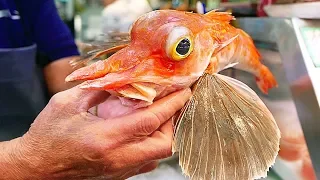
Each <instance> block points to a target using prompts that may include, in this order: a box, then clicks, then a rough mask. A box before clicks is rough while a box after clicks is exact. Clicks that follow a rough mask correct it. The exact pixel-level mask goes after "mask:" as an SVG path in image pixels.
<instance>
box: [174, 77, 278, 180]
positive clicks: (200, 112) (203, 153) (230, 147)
mask: <svg viewBox="0 0 320 180" xmlns="http://www.w3.org/2000/svg"><path fill="white" fill-rule="evenodd" d="M279 144H280V131H279V129H278V127H277V124H276V122H275V120H274V118H273V116H272V114H271V113H270V111H269V110H268V109H267V107H266V106H265V105H264V103H263V102H262V101H261V99H260V98H259V97H258V95H257V94H256V93H255V92H254V91H253V90H251V89H250V88H249V87H248V86H246V85H245V84H244V83H242V82H240V81H238V80H235V79H233V78H230V77H227V76H223V75H219V74H215V75H209V74H204V75H203V76H202V77H200V79H199V80H198V81H197V82H196V83H195V85H194V87H193V96H192V98H191V99H190V101H189V102H188V103H187V104H186V105H185V107H184V108H183V109H182V110H181V113H180V115H179V116H178V120H177V124H176V125H175V130H174V144H173V152H177V153H179V164H180V166H181V167H182V170H183V172H184V173H185V174H186V175H187V176H189V177H190V179H204V180H207V179H208V180H211V179H215V180H229V179H256V178H261V177H265V176H266V175H267V172H268V169H269V168H270V167H271V166H272V165H273V164H274V162H275V159H276V156H277V154H278V151H279Z"/></svg>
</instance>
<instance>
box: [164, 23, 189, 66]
mask: <svg viewBox="0 0 320 180" xmlns="http://www.w3.org/2000/svg"><path fill="white" fill-rule="evenodd" d="M166 46H167V47H166V51H167V55H168V56H169V58H171V59H172V60H175V61H181V60H183V59H185V58H186V57H188V56H189V55H190V53H191V52H192V50H193V40H192V34H191V32H190V31H189V29H187V28H186V27H176V28H174V29H173V30H172V31H171V32H170V34H169V36H168V39H167V44H166Z"/></svg>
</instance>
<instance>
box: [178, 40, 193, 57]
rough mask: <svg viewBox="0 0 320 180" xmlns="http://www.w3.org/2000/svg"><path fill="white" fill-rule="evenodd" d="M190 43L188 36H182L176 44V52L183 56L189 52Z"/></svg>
mask: <svg viewBox="0 0 320 180" xmlns="http://www.w3.org/2000/svg"><path fill="white" fill-rule="evenodd" d="M190 45H191V44H190V40H189V39H188V38H184V39H182V40H181V41H180V42H179V43H178V44H177V47H176V52H177V53H178V54H179V55H181V56H185V55H186V54H188V53H189V50H190Z"/></svg>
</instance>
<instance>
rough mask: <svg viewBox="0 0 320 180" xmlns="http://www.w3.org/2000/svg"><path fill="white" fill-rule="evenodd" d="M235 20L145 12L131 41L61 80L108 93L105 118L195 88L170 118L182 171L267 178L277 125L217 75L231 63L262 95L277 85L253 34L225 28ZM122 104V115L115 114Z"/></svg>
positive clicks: (220, 177) (252, 98) (244, 90)
mask: <svg viewBox="0 0 320 180" xmlns="http://www.w3.org/2000/svg"><path fill="white" fill-rule="evenodd" d="M233 19H234V17H233V16H232V15H231V14H229V13H226V12H216V11H210V12H208V13H206V14H197V13H190V12H183V11H175V10H158V11H153V12H150V13H147V14H145V15H143V16H141V17H140V18H138V19H137V20H136V21H135V22H134V24H133V25H132V28H131V31H130V38H131V40H130V43H128V44H127V45H124V46H122V47H121V48H119V47H115V48H114V49H117V50H119V51H117V52H116V53H115V54H113V55H112V56H110V57H109V58H108V59H105V60H100V61H97V62H95V63H93V64H91V65H88V66H86V67H83V68H80V69H78V70H76V71H74V72H73V73H72V74H70V75H69V76H68V77H67V78H66V81H73V80H85V82H84V83H83V84H82V85H81V86H80V87H81V88H83V89H87V90H105V91H108V92H110V93H111V94H112V95H113V96H111V97H110V99H109V101H107V102H109V103H103V104H102V105H103V106H104V108H103V109H104V111H105V112H104V114H107V117H109V118H111V117H114V116H120V115H123V114H127V113H130V112H132V110H135V109H138V108H141V107H146V106H148V105H150V104H152V103H153V102H154V101H155V100H157V99H159V98H161V97H163V96H166V95H168V94H169V93H172V92H174V91H177V90H180V89H184V88H186V87H193V96H192V98H191V99H190V101H189V102H188V103H187V104H186V105H185V107H184V108H183V109H182V110H181V112H180V114H179V116H175V117H174V118H176V120H174V121H173V122H176V123H175V128H174V130H175V133H174V134H175V135H174V143H173V152H176V153H178V154H179V160H180V162H179V164H180V166H181V167H182V170H183V172H184V174H186V175H187V176H188V177H190V178H191V179H196V180H198V179H204V180H207V179H208V180H212V179H215V180H229V179H236V180H237V179H239V180H244V179H254V178H260V177H265V176H266V173H267V171H268V169H269V167H270V166H271V165H272V164H273V163H274V161H275V158H276V156H277V153H278V151H279V141H280V132H279V129H278V127H277V124H276V123H275V121H274V118H273V116H272V114H271V113H270V112H269V110H268V109H267V107H266V106H265V105H264V104H263V102H262V101H261V99H259V97H258V96H257V95H256V94H255V93H254V92H253V91H252V90H251V89H250V88H249V87H247V86H246V85H245V84H243V83H241V82H240V81H236V80H235V79H232V78H229V77H225V76H223V75H219V74H218V73H219V72H220V71H221V70H223V69H225V68H228V67H232V66H233V67H235V68H238V69H240V70H244V71H247V72H249V73H251V74H253V75H254V76H255V78H256V81H257V85H258V87H259V88H260V90H261V91H262V92H264V93H267V92H268V90H269V89H270V88H273V87H275V86H277V82H276V80H275V78H274V77H273V75H272V73H271V72H270V71H269V69H268V68H267V67H266V66H264V65H263V64H262V63H261V61H260V54H259V52H258V50H257V49H256V47H255V46H254V43H253V41H252V39H251V38H250V36H248V35H247V34H246V33H245V32H244V31H242V30H241V29H237V28H235V27H233V26H231V25H230V21H231V20H233ZM108 51H110V50H108V49H107V50H105V51H102V52H100V53H98V55H100V54H103V53H105V52H108ZM95 57H96V56H95ZM119 100H120V102H119ZM119 103H120V104H121V105H123V106H124V108H122V110H121V112H120V111H119V112H118V111H117V112H114V111H112V109H113V108H112V107H113V104H118V105H119ZM104 117H106V116H104Z"/></svg>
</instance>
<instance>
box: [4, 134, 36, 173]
mask: <svg viewBox="0 0 320 180" xmlns="http://www.w3.org/2000/svg"><path fill="white" fill-rule="evenodd" d="M26 152H27V147H24V146H23V140H22V138H21V137H19V138H16V139H13V140H11V141H6V142H0V174H1V176H2V178H3V179H30V178H32V179H33V178H34V177H33V176H34V175H35V174H34V173H35V172H34V171H33V169H32V167H31V164H30V162H29V161H28V160H29V158H28V153H26Z"/></svg>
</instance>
